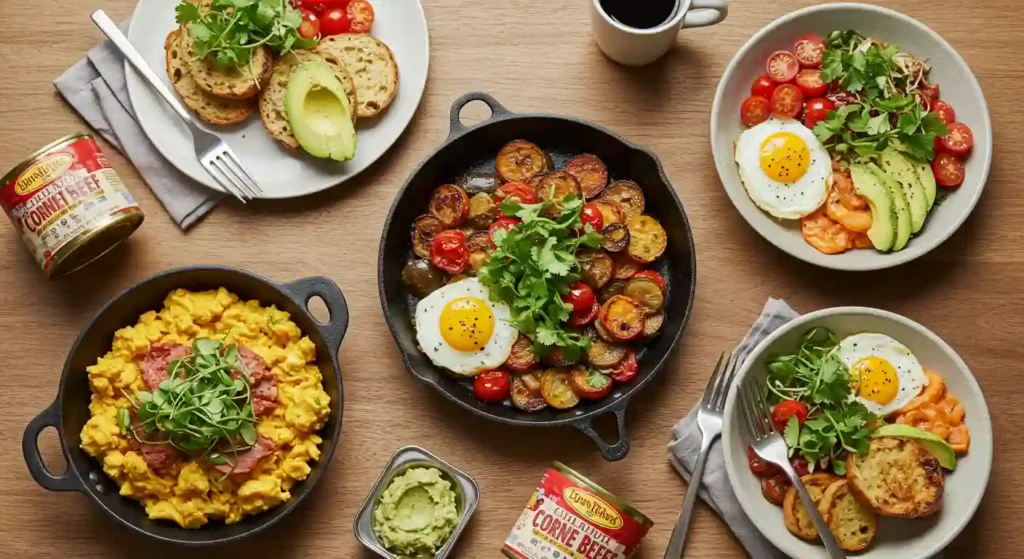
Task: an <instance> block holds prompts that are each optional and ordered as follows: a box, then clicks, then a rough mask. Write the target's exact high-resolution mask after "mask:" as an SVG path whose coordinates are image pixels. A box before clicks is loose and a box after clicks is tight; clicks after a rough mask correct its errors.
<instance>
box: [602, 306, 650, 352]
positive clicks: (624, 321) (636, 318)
mask: <svg viewBox="0 0 1024 559" xmlns="http://www.w3.org/2000/svg"><path fill="white" fill-rule="evenodd" d="M644 316H645V310H644V307H643V306H642V305H641V304H640V303H637V302H636V301H634V300H633V299H631V298H629V297H626V296H625V295H616V296H615V297H612V298H611V299H608V300H607V301H605V303H604V304H603V305H601V314H600V316H599V317H598V320H600V321H601V326H604V329H605V330H606V331H607V332H608V334H610V335H611V337H612V338H615V339H616V340H618V341H620V342H628V341H631V340H634V339H636V338H637V337H638V336H640V334H642V333H643V331H644Z"/></svg>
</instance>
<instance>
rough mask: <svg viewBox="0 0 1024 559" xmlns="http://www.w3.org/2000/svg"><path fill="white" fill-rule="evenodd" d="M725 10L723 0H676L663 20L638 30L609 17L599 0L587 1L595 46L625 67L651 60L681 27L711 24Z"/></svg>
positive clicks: (674, 37)
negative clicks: (653, 25) (666, 17)
mask: <svg viewBox="0 0 1024 559" xmlns="http://www.w3.org/2000/svg"><path fill="white" fill-rule="evenodd" d="M637 1H638V2H644V1H646V0H637ZM728 13H729V7H728V6H727V5H726V3H725V0H678V1H677V2H676V8H675V11H674V12H673V13H672V15H671V16H670V17H669V19H668V20H667V21H665V23H662V24H661V25H659V26H657V27H652V28H650V29H637V28H633V27H629V26H626V25H623V24H621V23H619V22H617V21H615V20H614V19H612V18H611V16H609V15H608V14H607V13H605V11H604V9H603V8H601V3H600V0H590V25H591V28H592V29H593V32H594V37H595V38H596V39H597V45H598V46H599V47H601V50H602V51H604V53H605V54H606V55H608V58H611V59H612V60H614V61H616V62H618V63H620V64H625V65H627V66H643V65H644V64H650V63H651V62H654V61H655V60H657V59H659V58H661V56H662V55H663V54H665V53H666V52H668V49H670V48H672V45H673V44H675V41H676V36H677V35H679V30H680V29H684V28H688V27H704V26H707V25H714V24H716V23H718V22H720V21H722V20H724V19H725V16H726V15H728Z"/></svg>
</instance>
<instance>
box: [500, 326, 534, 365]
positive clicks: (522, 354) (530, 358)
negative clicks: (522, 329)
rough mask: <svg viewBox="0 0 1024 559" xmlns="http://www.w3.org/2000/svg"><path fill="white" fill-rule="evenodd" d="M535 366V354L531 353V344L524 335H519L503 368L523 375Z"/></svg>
mask: <svg viewBox="0 0 1024 559" xmlns="http://www.w3.org/2000/svg"><path fill="white" fill-rule="evenodd" d="M536 364H537V354H536V353H535V352H534V351H533V342H532V341H530V338H527V337H526V335H524V334H519V337H518V338H516V341H515V343H513V344H512V352H511V353H509V354H508V359H506V360H505V366H506V367H508V368H509V369H512V370H513V371H517V372H520V373H525V372H526V371H529V370H530V369H532V368H533V367H534V365H536Z"/></svg>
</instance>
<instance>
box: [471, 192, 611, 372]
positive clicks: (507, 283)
mask: <svg viewBox="0 0 1024 559" xmlns="http://www.w3.org/2000/svg"><path fill="white" fill-rule="evenodd" d="M551 205H552V202H551V201H545V202H543V203H540V204H521V203H519V201H518V200H517V199H514V198H513V199H509V198H506V199H505V201H504V202H503V203H502V212H503V213H504V214H505V215H506V216H515V217H518V218H519V219H521V220H522V223H520V224H518V225H517V226H516V227H514V228H512V229H510V230H507V231H505V230H497V231H495V232H494V235H493V239H494V243H495V244H496V245H497V248H496V249H495V250H494V251H493V252H492V253H491V257H490V259H489V260H488V261H487V263H486V264H485V265H484V267H483V268H481V270H480V273H479V274H478V277H479V278H480V282H481V283H483V284H484V285H485V286H486V287H487V288H488V290H489V291H490V296H491V299H492V300H494V301H498V302H502V303H505V304H507V305H508V306H509V308H510V309H511V322H512V325H513V326H515V327H516V328H517V329H518V330H519V331H520V332H522V333H524V334H526V335H527V336H528V337H529V338H530V339H531V340H532V341H533V343H534V347H535V349H536V350H537V351H538V352H539V353H540V354H542V355H543V354H545V353H547V352H549V351H552V350H553V349H555V348H558V349H559V350H560V351H561V352H562V355H563V356H564V357H565V358H566V359H569V360H571V361H575V360H576V359H577V358H578V357H579V356H580V353H581V352H583V351H586V350H587V349H588V348H589V347H590V339H589V337H587V336H586V335H584V334H580V333H578V332H573V331H571V330H569V329H567V328H566V325H565V322H566V321H567V320H568V319H569V316H570V314H571V313H572V305H569V304H568V303H565V302H564V301H562V297H563V296H564V295H565V294H566V293H568V292H569V286H571V285H572V284H573V283H575V282H577V281H579V279H580V277H581V276H580V271H581V270H580V264H579V261H578V260H577V258H576V251H577V250H579V249H580V247H591V248H597V247H599V246H600V245H601V235H600V234H598V233H597V232H595V231H594V229H593V228H592V227H590V226H589V225H587V226H586V230H585V232H584V233H582V234H581V233H579V232H578V231H579V229H580V227H581V226H582V221H581V220H580V213H581V211H582V209H583V200H582V199H580V198H578V197H576V196H575V195H569V196H566V197H565V198H563V199H562V201H561V202H560V204H559V205H560V208H561V213H560V214H559V216H558V217H557V218H555V219H549V218H546V217H543V216H541V210H543V209H544V208H547V207H550V206H551Z"/></svg>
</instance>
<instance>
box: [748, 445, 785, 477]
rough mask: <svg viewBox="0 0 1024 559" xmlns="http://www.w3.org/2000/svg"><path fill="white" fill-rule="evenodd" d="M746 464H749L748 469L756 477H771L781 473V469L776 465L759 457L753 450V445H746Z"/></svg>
mask: <svg viewBox="0 0 1024 559" xmlns="http://www.w3.org/2000/svg"><path fill="white" fill-rule="evenodd" d="M747 465H748V466H750V471H751V472H753V474H754V475H755V476H757V477H761V478H765V477H772V476H776V475H779V474H781V473H782V470H780V469H779V467H778V466H776V465H775V464H772V463H771V462H766V461H765V460H764V458H761V457H760V456H758V455H757V453H755V452H754V447H752V446H750V445H747Z"/></svg>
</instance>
